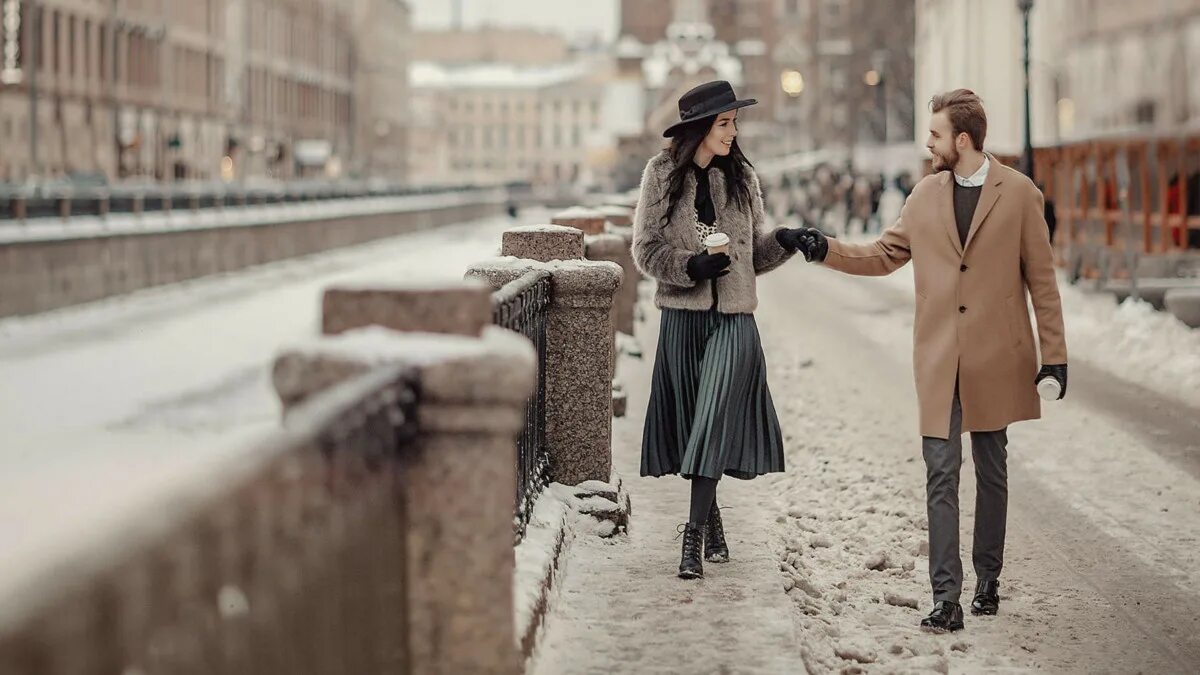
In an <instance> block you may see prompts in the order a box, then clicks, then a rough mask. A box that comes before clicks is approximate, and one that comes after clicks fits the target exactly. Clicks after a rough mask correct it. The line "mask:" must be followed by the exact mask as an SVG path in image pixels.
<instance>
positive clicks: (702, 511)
mask: <svg viewBox="0 0 1200 675" xmlns="http://www.w3.org/2000/svg"><path fill="white" fill-rule="evenodd" d="M717 482H718V481H717V479H715V478H705V477H704V476H692V508H691V511H690V513H689V514H688V524H689V525H691V526H693V527H701V526H703V525H704V521H706V520H708V512H709V509H711V508H712V505H713V503H714V502H715V501H716V500H717Z"/></svg>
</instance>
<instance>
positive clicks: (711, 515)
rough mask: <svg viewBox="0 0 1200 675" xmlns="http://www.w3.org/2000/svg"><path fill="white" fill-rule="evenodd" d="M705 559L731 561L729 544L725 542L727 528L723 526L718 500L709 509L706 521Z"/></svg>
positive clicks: (717, 561)
mask: <svg viewBox="0 0 1200 675" xmlns="http://www.w3.org/2000/svg"><path fill="white" fill-rule="evenodd" d="M704 559H705V560H707V561H708V562H713V563H723V562H729V544H726V543H725V528H724V527H722V526H721V509H719V508H717V502H716V500H713V505H712V508H710V509H709V510H708V520H706V521H704Z"/></svg>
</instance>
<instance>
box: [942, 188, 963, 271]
mask: <svg viewBox="0 0 1200 675" xmlns="http://www.w3.org/2000/svg"><path fill="white" fill-rule="evenodd" d="M950 174H951V172H950V171H943V172H942V192H941V194H940V195H939V196H938V217H939V219H940V220H941V221H942V226H943V227H944V228H945V229H946V234H947V235H948V236H949V237H950V243H951V244H953V245H954V250H955V251H958V256H959V257H960V258H961V257H962V254H963V245H962V241H960V240H959V238H958V226H957V225H955V224H954V179H953V178H952V177H951V176H950Z"/></svg>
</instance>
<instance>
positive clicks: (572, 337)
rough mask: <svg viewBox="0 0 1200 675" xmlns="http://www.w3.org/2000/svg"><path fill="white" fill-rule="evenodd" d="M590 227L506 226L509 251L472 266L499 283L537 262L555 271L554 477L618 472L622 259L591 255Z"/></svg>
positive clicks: (551, 366) (551, 311) (602, 476)
mask: <svg viewBox="0 0 1200 675" xmlns="http://www.w3.org/2000/svg"><path fill="white" fill-rule="evenodd" d="M583 254H584V235H583V232H581V231H579V230H577V229H575V228H570V227H561V226H556V225H546V226H535V227H518V228H512V229H509V230H507V231H506V232H505V233H504V236H503V241H502V246H501V255H503V256H506V257H502V258H493V259H490V260H484V261H481V262H478V263H476V264H474V265H472V266H471V267H470V268H469V269H468V270H467V277H468V278H477V279H484V280H486V281H487V282H488V283H489V284H491V286H492V287H493V288H497V289H498V288H501V287H502V286H504V284H506V283H508V282H510V281H513V280H515V279H519V278H520V277H521V276H522V275H523V274H525V273H526V272H528V271H529V270H533V269H544V270H546V271H548V272H550V275H551V290H550V305H549V307H548V308H547V317H546V319H547V320H546V448H547V451H548V452H549V455H550V479H551V480H553V481H556V482H559V483H563V484H566V485H577V484H579V483H582V482H583V481H586V480H600V481H605V482H607V481H608V480H610V479H611V477H612V378H613V366H614V360H613V350H612V335H613V327H612V307H613V301H614V298H615V296H616V293H617V291H618V289H620V287H621V278H622V271H621V267H620V265H617V264H616V263H613V262H607V261H592V260H584V259H583Z"/></svg>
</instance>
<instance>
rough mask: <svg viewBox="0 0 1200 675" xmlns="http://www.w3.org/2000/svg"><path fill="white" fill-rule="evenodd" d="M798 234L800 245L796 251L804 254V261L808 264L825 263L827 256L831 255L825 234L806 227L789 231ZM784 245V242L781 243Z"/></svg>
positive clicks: (797, 238)
mask: <svg viewBox="0 0 1200 675" xmlns="http://www.w3.org/2000/svg"><path fill="white" fill-rule="evenodd" d="M789 232H796V233H798V234H796V235H795V238H796V240H797V241H798V242H799V245H798V246H796V250H798V251H800V252H801V253H803V254H804V259H805V260H807V261H808V262H824V261H825V256H826V255H828V254H829V239H828V238H827V237H826V236H825V233H824V232H822V231H820V230H818V229H817V228H815V227H805V228H801V229H798V230H789ZM780 243H782V242H780Z"/></svg>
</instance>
